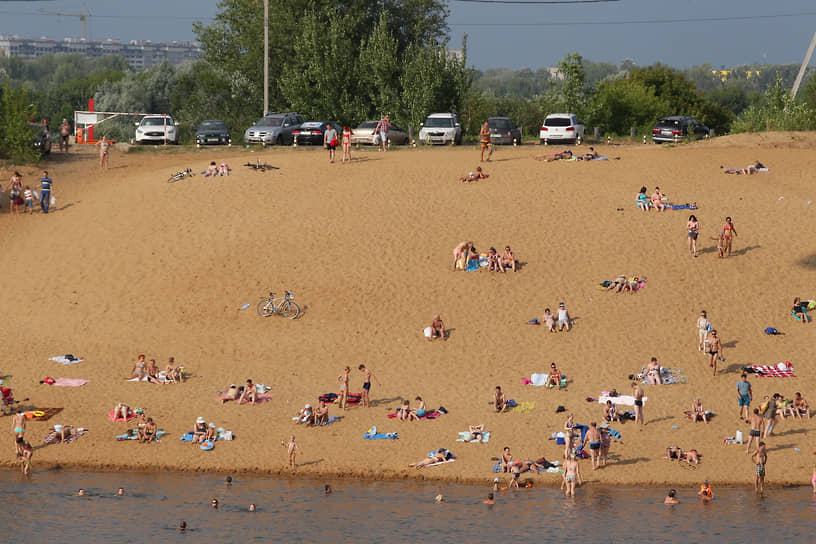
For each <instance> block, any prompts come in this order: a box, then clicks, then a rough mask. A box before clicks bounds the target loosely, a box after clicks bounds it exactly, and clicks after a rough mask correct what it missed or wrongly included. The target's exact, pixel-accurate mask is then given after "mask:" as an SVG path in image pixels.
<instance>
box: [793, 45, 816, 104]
mask: <svg viewBox="0 0 816 544" xmlns="http://www.w3.org/2000/svg"><path fill="white" fill-rule="evenodd" d="M814 47H816V32H814V33H813V39H812V40H810V47H808V50H807V53H805V60H803V61H802V66H800V67H799V73H798V74H797V75H796V81H794V82H793V89H791V96H792V97H793V98H796V93H797V92H798V91H799V85H801V84H802V78H803V77H805V70H807V67H808V64H810V57H811V56H812V55H813V48H814Z"/></svg>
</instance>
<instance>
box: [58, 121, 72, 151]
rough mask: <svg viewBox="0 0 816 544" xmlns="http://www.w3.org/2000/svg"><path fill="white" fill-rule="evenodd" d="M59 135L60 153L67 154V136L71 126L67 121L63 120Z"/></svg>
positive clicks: (69, 133)
mask: <svg viewBox="0 0 816 544" xmlns="http://www.w3.org/2000/svg"><path fill="white" fill-rule="evenodd" d="M59 134H60V144H59V148H60V151H61V152H63V153H68V136H70V135H71V126H70V125H69V124H68V119H63V120H62V124H61V125H60V128H59Z"/></svg>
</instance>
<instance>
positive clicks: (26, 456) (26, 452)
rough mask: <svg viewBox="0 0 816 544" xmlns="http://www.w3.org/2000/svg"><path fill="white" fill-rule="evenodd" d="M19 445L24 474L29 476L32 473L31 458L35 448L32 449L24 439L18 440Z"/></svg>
mask: <svg viewBox="0 0 816 544" xmlns="http://www.w3.org/2000/svg"><path fill="white" fill-rule="evenodd" d="M17 443H18V444H19V446H20V449H21V453H19V454H18V455H19V456H20V463H21V464H22V467H21V468H22V470H23V474H25V475H26V476H28V475H29V474H30V473H31V457H32V456H33V455H34V448H32V447H31V444H29V443H28V442H26V440H25V439H24V438H23V437H20V438H18V439H17Z"/></svg>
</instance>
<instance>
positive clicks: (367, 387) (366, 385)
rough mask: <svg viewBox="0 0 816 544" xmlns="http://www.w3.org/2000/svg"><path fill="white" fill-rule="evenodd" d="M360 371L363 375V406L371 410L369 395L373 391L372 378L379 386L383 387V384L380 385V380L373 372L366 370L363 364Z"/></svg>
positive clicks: (359, 368)
mask: <svg viewBox="0 0 816 544" xmlns="http://www.w3.org/2000/svg"><path fill="white" fill-rule="evenodd" d="M358 370H359V371H360V372H362V373H363V398H362V399H361V400H362V401H363V406H364V407H366V408H371V403H370V401H369V397H368V394H369V392H370V391H371V378H374V381H375V382H377V385H379V386H380V387H382V384H381V383H380V380H378V379H377V376H375V375H374V374H373V373H372V372H371V370H369V369H368V368H366V366H365V365H362V364H361V365H360V366H359V367H358Z"/></svg>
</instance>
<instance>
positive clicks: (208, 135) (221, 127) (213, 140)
mask: <svg viewBox="0 0 816 544" xmlns="http://www.w3.org/2000/svg"><path fill="white" fill-rule="evenodd" d="M195 138H196V144H198V145H226V144H231V143H232V138H230V131H229V127H227V124H226V123H225V122H224V121H221V120H220V119H218V120H214V119H211V120H207V121H201V124H200V125H198V130H196V135H195Z"/></svg>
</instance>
